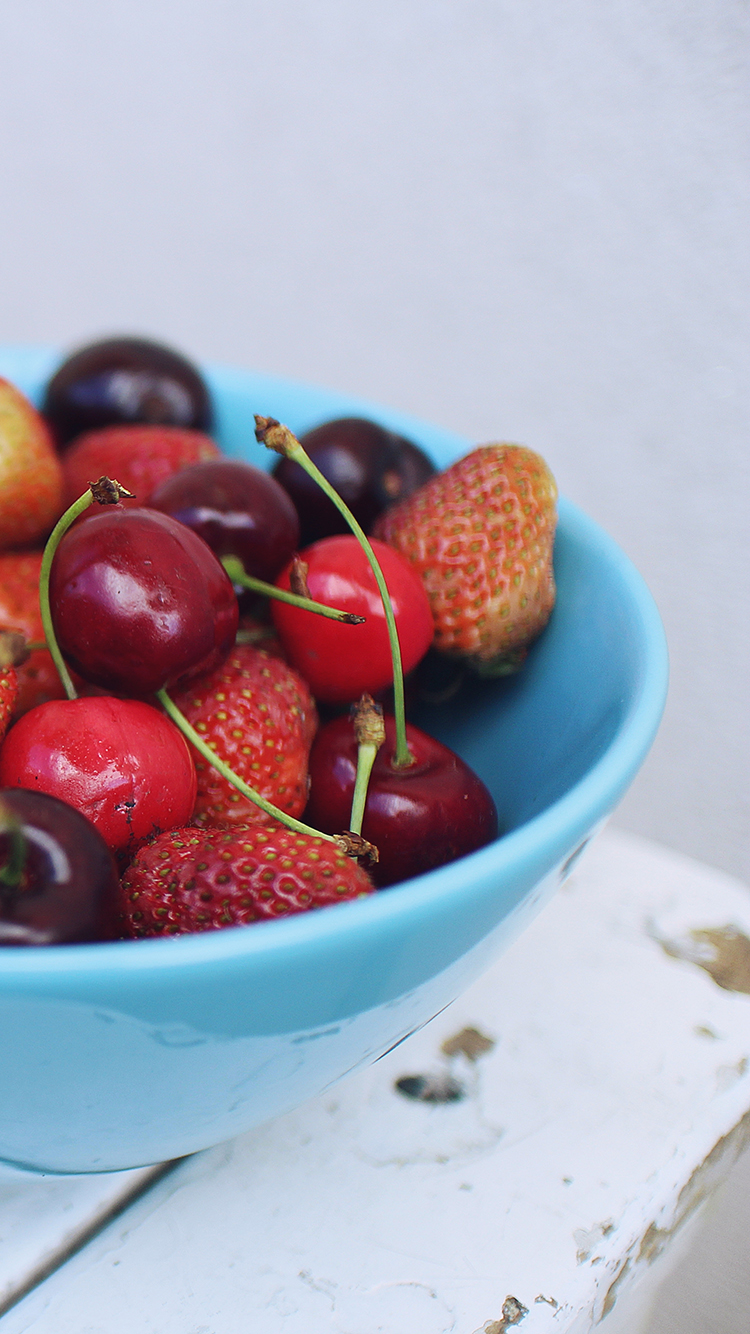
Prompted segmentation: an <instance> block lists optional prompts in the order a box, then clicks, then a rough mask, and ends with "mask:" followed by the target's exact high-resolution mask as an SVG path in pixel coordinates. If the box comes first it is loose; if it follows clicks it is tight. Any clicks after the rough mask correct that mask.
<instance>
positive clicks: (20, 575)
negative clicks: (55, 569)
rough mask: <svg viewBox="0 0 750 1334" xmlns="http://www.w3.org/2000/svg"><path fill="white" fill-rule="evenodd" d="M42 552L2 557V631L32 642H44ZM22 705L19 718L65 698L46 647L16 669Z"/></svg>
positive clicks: (17, 709)
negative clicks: (41, 607)
mask: <svg viewBox="0 0 750 1334" xmlns="http://www.w3.org/2000/svg"><path fill="white" fill-rule="evenodd" d="M41 564H42V552H41V551H6V552H3V553H2V554H0V630H18V631H20V633H21V634H22V635H24V636H25V638H26V639H28V640H32V641H33V640H40V639H41V640H43V639H44V630H43V628H42V617H41V612H40V611H39V570H40V568H41ZM16 673H17V675H18V702H17V704H16V710H15V712H16V716H19V715H20V714H22V713H27V712H28V710H29V709H33V707H34V705H35V704H45V703H46V702H47V700H50V699H63V698H64V696H65V691H64V690H63V687H62V685H61V683H60V678H59V676H58V674H57V670H56V668H55V665H54V663H53V661H52V658H51V657H50V654H49V653H48V651H47V649H46V648H43V649H35V650H34V652H33V653H32V654H31V655H30V657H29V658H27V660H26V662H24V663H22V664H21V665H20V666H19V667H17V668H16Z"/></svg>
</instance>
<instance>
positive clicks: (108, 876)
mask: <svg viewBox="0 0 750 1334" xmlns="http://www.w3.org/2000/svg"><path fill="white" fill-rule="evenodd" d="M118 893H119V891H118V879H117V869H116V867H115V863H114V861H113V858H112V854H111V853H110V851H109V849H108V847H107V845H106V843H105V842H104V840H103V838H102V837H101V835H100V834H99V833H97V831H96V829H94V827H93V825H92V824H90V823H89V821H88V820H87V819H86V818H85V817H84V816H83V815H80V814H79V812H78V811H76V810H73V808H72V806H67V805H66V804H65V802H63V801H58V800H57V798H55V797H50V796H47V795H46V794H45V793H43V792H28V791H25V790H24V789H22V788H15V789H8V788H5V789H3V790H0V945H65V944H72V943H74V942H77V941H91V940H112V939H113V937H114V936H115V935H116V934H117V930H116V922H117V916H116V914H117V906H118Z"/></svg>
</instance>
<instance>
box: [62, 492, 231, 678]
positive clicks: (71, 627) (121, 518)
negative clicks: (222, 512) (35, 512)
mask: <svg viewBox="0 0 750 1334" xmlns="http://www.w3.org/2000/svg"><path fill="white" fill-rule="evenodd" d="M50 605H51V609H52V621H53V625H54V629H55V634H56V636H57V640H58V643H59V646H60V649H61V652H62V654H63V656H64V657H65V658H66V660H67V661H68V662H69V663H70V664H71V666H72V667H74V668H75V670H76V671H77V672H78V673H79V674H80V675H81V676H82V677H83V678H84V679H85V680H87V681H92V682H93V683H94V684H95V685H98V686H102V687H103V688H104V689H105V690H113V691H119V692H121V693H122V694H125V695H148V694H151V693H152V692H154V691H157V690H161V689H162V688H163V687H165V686H167V687H169V686H171V685H174V684H176V683H177V682H178V681H181V680H186V679H189V678H190V677H191V676H194V675H197V674H198V673H202V672H209V671H212V670H213V669H214V667H216V666H218V664H219V662H221V660H222V659H223V657H224V656H225V654H226V653H228V652H229V649H230V648H231V646H232V644H233V643H234V639H235V635H236V633H237V620H238V615H239V612H238V607H237V599H236V597H235V594H234V589H233V588H232V585H231V583H230V581H229V579H228V577H227V575H226V573H225V571H224V568H223V566H222V565H221V563H220V562H219V561H218V560H217V558H216V556H214V554H213V552H212V551H211V550H210V548H209V547H207V546H206V543H205V542H203V541H202V540H201V538H199V537H197V536H196V534H195V533H193V532H191V530H190V529H189V528H186V527H185V526H184V524H181V523H178V522H177V520H176V519H172V518H170V516H169V515H166V514H158V513H157V512H156V511H155V510H146V509H125V508H124V507H123V506H120V505H113V506H108V507H107V509H106V510H102V512H101V513H100V514H95V515H94V517H93V518H91V519H89V520H88V521H87V522H86V523H82V524H78V525H76V526H75V527H73V528H71V529H69V531H68V532H67V533H66V534H65V536H64V537H63V539H62V541H61V543H60V546H59V547H58V549H57V552H56V553H55V558H54V560H53V562H52V571H51V575H50Z"/></svg>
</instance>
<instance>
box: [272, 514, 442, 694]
mask: <svg viewBox="0 0 750 1334" xmlns="http://www.w3.org/2000/svg"><path fill="white" fill-rule="evenodd" d="M372 546H373V549H374V551H375V554H376V556H377V558H378V561H379V563H380V566H381V568H382V571H383V576H384V578H385V582H386V584H387V586H388V591H389V592H390V595H391V601H392V603H393V611H394V615H395V618H396V628H397V630H398V637H399V642H400V645H401V657H402V661H403V668H404V671H405V672H409V671H411V670H412V668H413V667H416V665H417V663H418V662H419V661H420V659H421V658H422V657H424V655H425V653H426V652H427V649H428V648H429V646H430V644H431V642H432V636H433V621H432V613H431V611H430V604H429V602H428V600H427V594H426V593H425V591H424V586H423V584H422V581H421V579H419V578H418V577H416V578H415V572H414V570H413V569H412V567H411V565H410V564H409V563H408V561H406V560H405V559H404V558H403V556H401V555H400V553H399V552H397V551H394V550H393V548H392V547H387V546H386V545H385V543H384V542H373V543H372ZM300 558H301V560H302V561H304V563H305V564H306V565H307V567H308V569H307V584H308V588H309V591H310V596H311V597H312V598H313V599H314V600H315V601H316V602H324V603H327V604H328V606H332V607H338V608H339V609H340V610H341V611H349V612H355V613H356V614H358V615H360V616H364V617H365V618H366V620H365V624H364V625H342V624H341V623H340V622H338V621H331V620H328V619H326V618H324V617H322V616H314V615H311V614H310V612H307V611H303V610H302V609H300V608H299V607H293V606H290V605H289V604H287V603H285V602H276V601H275V602H274V603H273V605H272V615H273V620H274V624H275V626H276V629H277V631H278V634H279V638H280V639H281V642H282V644H283V647H284V651H285V653H286V654H287V656H288V658H289V661H290V662H291V664H292V666H293V667H296V669H297V671H298V672H300V673H301V674H302V676H304V677H305V680H306V681H307V682H308V683H309V685H310V689H311V690H312V693H313V695H315V697H316V698H317V699H319V700H324V701H327V702H329V703H345V702H347V701H350V700H355V699H358V698H359V696H360V695H361V694H362V693H363V692H364V691H367V692H368V693H369V694H371V695H375V694H377V693H378V691H380V690H383V689H384V688H385V687H386V686H389V685H390V684H391V682H392V681H393V664H392V659H391V651H390V644H389V640H388V631H387V627H386V620H385V612H384V611H383V603H382V599H381V597H380V593H379V591H378V586H377V584H376V582H375V576H374V574H373V572H372V570H371V568H370V564H369V562H368V560H367V556H366V555H365V552H364V551H363V549H362V547H361V546H360V545H359V542H358V541H357V539H356V538H355V537H352V536H342V537H326V538H323V539H322V540H321V541H320V542H314V543H313V545H312V546H311V547H306V548H305V550H304V551H301V552H300ZM276 582H277V584H278V586H279V587H280V588H289V586H290V585H289V567H288V568H287V569H286V570H285V571H284V572H283V574H281V575H280V576H279V578H278V579H277V581H276Z"/></svg>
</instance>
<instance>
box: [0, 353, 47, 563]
mask: <svg viewBox="0 0 750 1334" xmlns="http://www.w3.org/2000/svg"><path fill="white" fill-rule="evenodd" d="M62 498H63V478H62V468H61V466H60V460H59V459H58V457H57V454H56V452H55V448H54V445H53V444H52V437H51V435H50V433H49V429H48V427H47V425H46V423H45V422H44V420H43V419H42V417H41V416H40V414H39V413H38V412H37V410H36V408H34V407H32V405H31V403H30V402H29V400H28V399H27V398H25V397H24V395H23V394H22V393H21V391H20V389H16V388H15V386H14V385H12V384H10V383H9V381H8V380H3V379H0V551H5V550H7V549H8V548H9V547H23V546H29V544H30V543H32V542H38V541H39V540H40V539H42V538H44V537H46V535H47V533H48V532H49V531H50V529H51V528H52V526H53V524H54V523H55V522H56V521H57V519H58V518H59V517H60V514H61V513H62V508H63V504H62Z"/></svg>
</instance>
